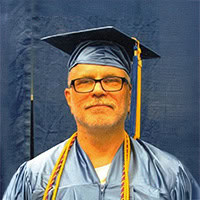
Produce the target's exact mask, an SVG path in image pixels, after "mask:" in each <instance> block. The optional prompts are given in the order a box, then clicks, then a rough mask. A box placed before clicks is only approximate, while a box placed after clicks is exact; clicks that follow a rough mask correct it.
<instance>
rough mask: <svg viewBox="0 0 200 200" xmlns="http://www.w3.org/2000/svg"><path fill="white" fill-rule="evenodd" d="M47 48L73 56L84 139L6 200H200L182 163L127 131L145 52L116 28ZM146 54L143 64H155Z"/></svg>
mask: <svg viewBox="0 0 200 200" xmlns="http://www.w3.org/2000/svg"><path fill="white" fill-rule="evenodd" d="M45 40H46V41H47V42H49V43H51V44H52V45H54V46H56V47H57V48H59V49H62V50H63V51H65V52H67V53H70V54H71V57H70V59H69V63H68V69H69V75H68V88H66V89H65V97H66V100H67V103H68V105H69V107H70V109H71V113H72V114H73V116H74V118H75V121H76V124H77V132H76V133H75V134H73V135H72V137H71V138H70V139H69V140H67V141H65V142H63V143H61V144H59V145H57V146H55V147H53V148H52V149H50V150H48V151H47V152H44V153H43V154H41V155H39V156H38V157H36V158H34V159H33V160H31V161H28V162H26V163H24V164H23V165H22V166H21V167H20V168H19V169H18V171H17V172H16V174H15V175H14V177H13V178H12V180H11V182H10V185H9V186H8V188H7V191H6V193H5V194H4V197H3V199H4V200H6V199H20V200H21V199H33V200H37V199H70V200H81V199H83V200H94V199H95V200H96V199H105V200H108V199H109V200H112V199H113V200H114V199H115V200H116V199H124V200H128V199H135V200H142V199H143V200H144V199H145V200H146V199H152V200H156V199H163V200H164V199H170V200H185V199H193V200H194V199H200V195H199V187H198V185H197V183H196V182H195V180H194V179H193V177H192V176H191V174H190V173H189V172H188V170H187V169H186V168H185V167H184V166H183V165H182V164H181V162H180V161H179V160H177V159H176V158H175V157H173V156H172V155H169V154H168V153H165V152H163V151H161V150H159V149H157V148H156V147H154V146H152V145H150V144H147V143H145V142H143V141H141V140H134V139H132V138H130V137H129V136H128V134H127V133H126V131H125V127H124V123H125V119H126V117H127V114H128V113H129V112H130V105H131V88H132V85H131V77H130V73H131V60H133V59H132V55H133V48H134V45H136V46H137V47H138V48H139V44H138V43H137V42H136V41H135V40H133V39H131V38H128V37H127V36H126V35H124V34H123V33H121V32H119V31H118V30H116V29H114V28H112V27H106V28H100V29H95V30H89V31H88V30H87V31H81V32H78V33H70V34H66V35H58V36H53V37H48V38H45ZM72 46H73V47H72ZM141 47H142V49H143V50H144V52H143V54H142V55H141V56H142V57H144V58H145V56H146V57H148V56H150V57H156V54H154V53H153V52H151V51H150V50H148V49H147V48H145V47H144V46H141ZM71 48H72V50H71Z"/></svg>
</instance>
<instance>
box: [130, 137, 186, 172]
mask: <svg viewBox="0 0 200 200" xmlns="http://www.w3.org/2000/svg"><path fill="white" fill-rule="evenodd" d="M132 143H133V145H134V150H135V153H136V157H137V158H138V160H139V162H143V163H144V164H145V166H152V167H151V168H155V169H159V170H160V172H161V173H163V175H172V176H173V175H174V176H177V175H178V174H179V173H180V170H184V171H185V170H187V169H185V166H184V165H183V164H182V162H181V161H180V160H179V159H178V158H176V157H175V156H174V155H172V154H170V153H168V152H166V151H163V150H161V149H159V148H157V147H155V146H154V145H152V144H149V143H148V142H145V141H143V140H141V139H138V140H132Z"/></svg>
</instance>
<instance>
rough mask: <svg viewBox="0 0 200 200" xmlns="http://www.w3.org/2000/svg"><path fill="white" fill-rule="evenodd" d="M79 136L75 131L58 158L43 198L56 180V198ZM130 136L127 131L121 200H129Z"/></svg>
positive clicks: (53, 199)
mask: <svg viewBox="0 0 200 200" xmlns="http://www.w3.org/2000/svg"><path fill="white" fill-rule="evenodd" d="M76 137H77V133H74V134H73V135H72V136H71V137H70V139H69V140H68V141H67V143H66V144H65V146H64V148H63V150H62V152H61V154H60V156H59V158H58V160H57V161H56V164H55V166H54V169H53V171H52V173H51V176H50V178H49V181H48V184H47V187H46V189H45V192H44V196H43V198H42V200H48V195H49V192H50V190H51V189H52V188H53V185H54V183H55V182H56V185H55V189H54V191H53V196H52V200H55V199H56V195H57V191H58V187H59V183H60V179H61V176H62V172H63V169H64V166H65V163H66V160H67V156H68V153H69V151H70V149H71V147H72V145H73V143H74V141H75V139H76ZM130 152H131V147H130V138H129V136H128V134H127V133H126V132H125V139H124V166H123V172H122V181H121V200H129V178H128V171H129V162H130Z"/></svg>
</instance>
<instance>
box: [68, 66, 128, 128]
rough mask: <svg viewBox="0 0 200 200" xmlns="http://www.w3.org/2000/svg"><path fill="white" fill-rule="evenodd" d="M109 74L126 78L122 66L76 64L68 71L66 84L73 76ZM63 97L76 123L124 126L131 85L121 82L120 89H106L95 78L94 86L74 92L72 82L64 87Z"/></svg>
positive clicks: (95, 77)
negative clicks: (110, 90) (81, 91)
mask: <svg viewBox="0 0 200 200" xmlns="http://www.w3.org/2000/svg"><path fill="white" fill-rule="evenodd" d="M110 76H118V77H125V78H126V79H127V80H128V81H129V79H130V78H129V76H128V75H127V73H126V72H125V71H124V70H122V69H119V68H116V67H112V66H102V65H91V64H78V65H77V66H76V67H74V68H72V70H71V71H70V73H69V78H68V81H69V84H70V83H71V80H74V79H77V78H93V79H101V78H104V77H110ZM65 97H66V99H67V102H68V105H69V107H70V109H71V113H72V114H73V115H74V118H75V120H76V123H77V126H78V127H79V126H84V127H86V128H98V129H99V128H110V127H113V126H124V121H125V119H126V115H127V112H128V111H129V109H130V99H131V89H130V86H129V85H128V84H127V83H124V84H123V87H122V89H121V90H120V91H116V92H106V91H104V90H103V89H102V87H101V84H100V83H99V82H98V83H96V85H95V87H94V90H93V91H92V92H88V93H77V92H76V91H75V90H74V88H73V86H72V87H71V88H66V89H65Z"/></svg>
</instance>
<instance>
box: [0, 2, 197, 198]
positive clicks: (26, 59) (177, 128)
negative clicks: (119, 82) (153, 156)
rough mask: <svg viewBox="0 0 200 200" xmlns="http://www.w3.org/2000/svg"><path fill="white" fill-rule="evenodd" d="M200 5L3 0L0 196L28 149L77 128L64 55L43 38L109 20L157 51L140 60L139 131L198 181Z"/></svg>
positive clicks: (0, 15) (0, 24) (45, 145)
mask: <svg viewBox="0 0 200 200" xmlns="http://www.w3.org/2000/svg"><path fill="white" fill-rule="evenodd" d="M199 5H200V2H199V1H197V0H182V1H180V0H174V1H167V0H164V1H158V0H157V1H156V0H135V1H132V0H101V1H99V0H85V1H80V0H68V1H66V0H57V1H48V3H47V1H44V0H34V1H33V0H32V1H31V0H30V1H25V0H15V1H14V0H1V4H0V6H1V13H0V47H1V48H0V61H1V63H0V134H1V135H0V147H1V151H0V152H1V156H0V197H1V196H2V194H3V192H4V191H5V189H6V186H7V185H8V183H9V181H10V178H11V177H12V175H13V173H14V172H15V171H16V169H17V168H18V167H19V165H20V164H22V163H23V162H24V161H26V160H29V159H30V158H31V153H34V156H36V155H38V154H39V153H41V152H43V151H45V150H47V149H48V148H50V147H52V146H53V145H55V144H57V143H59V142H61V141H63V140H65V139H66V138H68V137H69V136H70V135H71V134H72V133H73V132H74V131H75V130H76V126H75V122H74V119H73V117H72V115H71V114H70V110H69V108H68V106H67V104H66V102H65V98H64V88H65V87H66V85H67V84H66V83H67V70H66V67H65V66H66V64H67V60H68V56H67V55H66V54H64V53H62V52H61V51H58V50H56V49H55V48H54V47H51V46H50V45H48V44H46V43H44V42H42V41H40V38H41V37H43V36H47V35H51V34H56V33H63V32H69V31H76V30H81V29H86V28H94V27H97V26H107V25H113V26H115V27H117V28H118V29H121V30H122V31H123V32H125V33H127V34H129V35H134V36H135V37H136V38H137V39H139V40H140V41H142V43H144V44H146V45H147V46H149V47H151V48H152V49H153V50H155V51H156V52H158V53H159V54H160V55H161V59H158V60H146V61H144V62H143V69H142V115H141V117H142V121H141V138H142V139H143V140H145V141H147V142H150V143H152V144H153V145H155V146H157V147H159V148H161V149H163V150H165V151H168V152H169V153H172V154H174V155H175V156H176V157H178V158H179V159H180V160H181V161H182V162H183V163H184V164H185V165H186V166H187V167H188V168H189V169H190V171H191V173H192V174H193V176H194V177H195V178H196V179H197V181H198V182H199V174H200V163H199V162H200V161H199V156H200V148H199V147H200V144H199V143H200V140H199ZM31 88H32V90H33V92H34V120H33V122H34V127H33V128H34V135H31V131H30V124H31V123H30V121H31V120H30V119H31V118H30V116H31V112H30V111H31V102H30V95H31ZM126 129H127V130H129V126H128V121H127V122H126ZM33 151H34V152H33Z"/></svg>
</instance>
